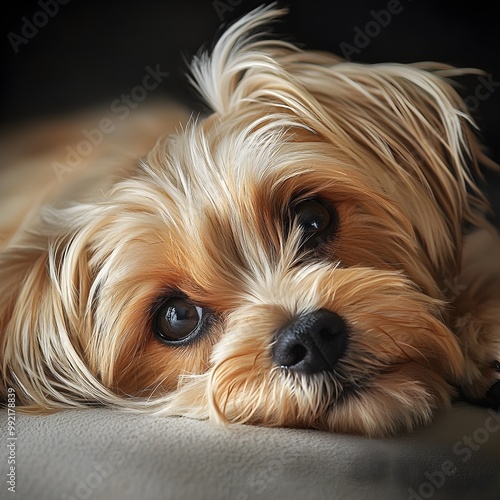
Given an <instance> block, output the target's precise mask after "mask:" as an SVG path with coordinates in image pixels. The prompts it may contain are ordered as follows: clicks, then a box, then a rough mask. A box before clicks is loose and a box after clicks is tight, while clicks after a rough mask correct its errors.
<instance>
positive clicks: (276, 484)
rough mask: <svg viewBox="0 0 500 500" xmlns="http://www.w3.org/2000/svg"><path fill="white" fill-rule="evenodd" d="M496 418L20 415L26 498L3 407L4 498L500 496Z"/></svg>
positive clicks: (458, 410)
mask: <svg viewBox="0 0 500 500" xmlns="http://www.w3.org/2000/svg"><path fill="white" fill-rule="evenodd" d="M492 415H493V413H488V411H487V410H483V409H478V408H472V407H469V406H459V407H455V408H454V409H453V410H452V411H450V412H447V413H445V414H443V415H441V416H440V417H439V418H438V419H437V421H436V422H435V424H434V425H433V426H431V427H429V428H425V429H421V430H420V431H418V432H417V433H415V434H414V435H412V436H405V437H399V438H391V439H365V438H362V437H357V436H346V435H336V434H328V433H323V432H317V431H310V430H300V429H267V428H257V427H250V426H230V427H216V426H214V425H212V424H210V423H208V422H201V421H194V420H189V419H185V418H165V417H151V416H145V415H140V416H138V415H130V414H126V413H119V412H115V411H113V410H108V409H91V410H80V411H68V412H64V413H57V414H54V415H50V416H43V417H40V416H27V415H22V414H21V413H20V412H17V413H16V432H17V440H16V450H15V452H16V457H15V458H16V493H15V495H14V494H12V493H11V492H9V491H8V490H7V486H8V485H7V483H6V480H5V477H6V475H5V474H6V470H7V458H6V457H7V454H8V448H6V446H5V445H6V443H7V442H8V441H7V438H8V435H7V413H6V412H4V411H3V412H0V419H1V422H2V424H1V429H0V434H1V443H2V449H3V450H4V451H3V452H2V457H1V458H0V460H1V466H0V471H1V477H2V482H1V489H0V499H8V498H10V499H12V498H18V499H23V500H32V499H33V500H58V499H62V500H74V499H84V498H85V499H92V500H98V499H115V498H116V499H120V500H128V499H130V500H132V499H133V500H138V499H139V500H148V499H154V500H159V499H189V500H196V499H218V500H220V499H235V500H246V499H254V498H255V499H268V498H269V499H273V500H277V499H285V498H300V499H302V498H304V499H306V498H307V499H309V498H310V499H314V500H318V499H337V498H338V499H347V500H348V499H370V500H373V499H375V500H376V499H383V500H391V499H398V500H399V499H407V498H413V499H418V498H433V499H444V498H450V499H451V498H453V499H482V500H485V499H499V498H500V415H498V414H496V415H497V418H498V420H495V418H494V417H493V416H492ZM468 438H470V440H469V439H468ZM472 448H474V450H472ZM443 468H444V469H446V471H448V473H449V475H446V474H445V472H443ZM426 473H427V476H426V475H425V474H426ZM429 476H431V477H432V479H433V481H434V483H435V484H436V485H438V486H439V487H437V486H435V485H432V483H431V480H430V479H429ZM424 483H427V484H426V485H423V484H424ZM410 488H413V490H414V491H415V492H417V494H418V492H419V489H420V493H421V494H422V496H420V494H419V495H418V496H415V495H414V496H413V497H412V496H411V490H410Z"/></svg>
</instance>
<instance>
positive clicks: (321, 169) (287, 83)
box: [0, 10, 479, 435]
mask: <svg viewBox="0 0 500 500" xmlns="http://www.w3.org/2000/svg"><path fill="white" fill-rule="evenodd" d="M272 15H275V14H273V13H272V12H271V13H270V12H268V11H266V10H264V11H261V12H257V13H254V14H252V15H251V17H249V18H247V19H246V21H245V22H242V23H240V24H236V25H235V26H234V27H233V28H231V30H230V31H229V32H228V33H227V34H226V35H224V36H223V38H222V39H221V41H220V42H219V44H218V45H217V47H216V48H215V51H214V54H213V56H212V58H211V59H207V58H204V57H202V58H200V59H198V60H197V61H195V63H194V71H193V73H194V78H195V80H196V85H197V86H198V89H199V90H200V91H201V93H202V94H203V95H204V97H205V99H206V100H207V102H208V103H209V104H210V106H211V107H212V109H213V110H214V113H213V114H212V115H211V116H209V117H208V118H206V119H205V120H195V121H193V122H191V123H189V124H188V125H187V127H186V129H185V131H184V132H183V133H182V134H180V135H179V136H177V137H171V138H168V139H165V140H162V141H160V142H158V144H157V146H156V147H155V149H154V150H153V151H152V152H151V153H150V154H149V155H148V157H147V158H145V159H144V161H143V162H142V163H141V165H140V166H139V167H138V170H137V173H136V175H134V176H133V177H131V178H129V179H125V180H123V181H121V182H119V183H117V184H116V185H115V186H114V187H113V189H112V190H111V192H110V193H109V194H108V196H107V198H106V201H104V202H102V201H101V202H100V203H86V204H83V203H82V204H76V205H73V206H71V207H69V208H65V209H58V210H52V211H51V212H49V215H48V216H47V217H46V219H45V222H44V223H43V224H40V231H39V234H38V235H36V244H35V243H33V241H35V236H33V235H30V236H25V239H24V240H23V241H22V242H21V243H20V244H19V246H18V247H17V248H14V249H13V250H9V251H6V252H5V253H4V256H3V261H2V264H1V265H2V266H3V267H2V269H1V270H0V272H1V273H3V276H4V277H5V281H4V283H6V284H5V285H4V288H3V291H2V294H3V297H2V299H1V300H2V302H1V303H0V307H1V308H2V320H1V322H2V323H1V326H2V335H3V337H2V343H3V352H4V354H3V359H2V373H3V377H4V380H6V384H7V385H13V386H15V387H18V388H19V394H18V396H19V397H20V398H21V400H22V402H23V403H24V404H26V405H33V406H39V407H40V406H41V407H44V408H48V409H51V408H58V407H69V406H75V405H82V404H89V403H90V404H94V403H106V404H112V405H119V406H125V407H126V406H130V407H139V408H144V409H147V408H149V409H150V410H154V411H158V412H165V413H178V414H187V415H192V416H197V417H207V416H208V417H211V418H215V419H218V420H228V421H231V422H244V423H255V424H261V425H273V426H297V427H312V428H319V429H327V430H332V431H342V432H355V433H363V434H368V435H382V434H386V433H391V432H395V431H397V430H401V429H406V430H408V429H411V428H413V427H414V426H416V425H419V424H421V423H425V422H428V421H429V419H430V417H431V416H432V414H433V413H434V412H435V410H436V409H437V408H439V407H442V406H446V405H447V404H448V403H449V401H450V398H451V397H452V395H453V382H454V381H455V380H456V378H457V377H458V375H459V374H460V372H461V369H462V363H463V360H462V354H461V351H460V349H459V346H458V343H457V341H456V339H455V336H454V335H453V333H452V332H451V331H450V329H449V328H448V327H447V325H446V318H447V315H448V314H449V311H448V309H447V307H446V303H445V302H444V301H442V299H444V298H445V297H443V294H442V290H441V288H442V283H443V280H446V279H453V277H454V276H455V274H456V272H457V269H458V266H459V259H460V247H461V231H462V223H463V222H464V221H468V222H473V219H474V216H473V215H472V210H473V208H474V206H475V204H477V203H478V198H477V197H475V196H474V190H475V188H474V186H473V184H472V182H471V180H470V177H469V175H470V174H469V170H468V168H467V166H466V164H467V162H470V163H474V162H475V156H476V155H478V154H479V153H478V152H477V146H476V145H475V143H474V140H473V137H472V135H471V134H470V132H469V131H468V127H467V120H466V118H464V116H465V115H464V109H463V107H462V104H461V102H460V100H459V98H458V96H457V95H456V94H455V92H454V91H453V90H452V88H451V87H450V85H449V84H448V83H447V82H446V81H445V80H444V79H443V78H442V75H441V76H440V75H439V68H432V69H433V71H430V69H431V68H428V69H427V70H426V69H423V68H420V67H417V66H403V65H375V66H364V65H358V64H353V63H346V62H342V61H340V60H338V59H336V58H334V57H333V56H330V55H325V54H318V53H308V52H299V51H296V50H295V49H293V48H291V47H289V46H286V45H284V44H280V43H278V42H269V43H266V44H262V43H261V42H255V43H254V42H251V41H247V42H246V43H245V44H244V43H241V41H239V42H238V40H241V37H242V36H244V35H245V33H247V32H249V31H250V30H252V29H253V28H255V27H256V26H257V25H259V24H262V23H263V22H265V21H266V20H267V19H268V18H269V17H272ZM441 73H442V74H443V75H446V69H445V68H441ZM467 190H469V193H468V192H467ZM471 192H472V194H471ZM130 396H134V397H133V398H130Z"/></svg>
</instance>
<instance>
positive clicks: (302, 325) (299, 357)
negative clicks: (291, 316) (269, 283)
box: [272, 309, 348, 374]
mask: <svg viewBox="0 0 500 500" xmlns="http://www.w3.org/2000/svg"><path fill="white" fill-rule="evenodd" d="M347 337H348V332H347V325H346V323H345V321H344V320H343V319H342V318H341V317H340V316H339V315H338V314H336V313H334V312H331V311H327V310H326V309H319V310H318V311H314V312H311V313H308V314H305V315H302V316H299V317H298V318H296V319H295V320H293V321H292V322H291V323H290V324H288V325H287V326H285V327H284V328H282V329H281V330H279V331H278V333H277V335H276V339H275V342H274V344H273V346H272V359H273V361H274V363H275V364H276V365H278V366H280V367H282V368H286V369H288V370H292V371H294V372H298V373H307V374H312V373H318V372H322V371H333V370H334V368H335V365H336V364H337V362H338V361H339V359H340V358H341V357H342V355H343V353H344V351H345V348H346V345H347Z"/></svg>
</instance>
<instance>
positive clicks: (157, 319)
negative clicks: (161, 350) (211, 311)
mask: <svg viewBox="0 0 500 500" xmlns="http://www.w3.org/2000/svg"><path fill="white" fill-rule="evenodd" d="M202 320H203V308H201V307H200V306H198V305H196V304H193V303H192V302H191V301H189V300H188V299H187V298H185V297H170V298H166V299H164V300H163V301H162V302H161V303H160V304H159V305H158V307H157V309H156V312H155V314H154V318H153V328H154V331H155V334H156V336H157V338H158V339H159V340H161V341H163V342H165V343H167V344H176V343H184V342H187V341H188V340H190V339H192V338H193V337H194V336H195V335H196V333H198V331H199V330H200V328H201V326H202Z"/></svg>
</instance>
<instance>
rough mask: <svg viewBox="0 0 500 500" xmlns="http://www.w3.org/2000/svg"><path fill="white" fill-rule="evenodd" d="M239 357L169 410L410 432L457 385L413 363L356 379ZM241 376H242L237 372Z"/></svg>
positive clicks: (257, 421) (178, 397)
mask: <svg viewBox="0 0 500 500" xmlns="http://www.w3.org/2000/svg"><path fill="white" fill-rule="evenodd" d="M242 364H244V360H242V359H240V358H238V359H233V360H231V361H230V362H229V361H228V362H226V363H222V364H220V365H218V366H216V367H215V368H214V370H213V371H212V372H211V373H209V374H204V375H200V376H195V377H192V378H191V377H190V378H189V380H188V381H187V383H186V384H185V385H184V386H183V387H181V388H180V389H179V390H178V391H177V392H176V393H174V394H173V395H172V399H171V400H170V402H169V403H168V411H167V413H178V414H182V415H185V416H190V417H193V418H209V419H210V420H212V421H213V422H217V423H220V424H225V423H239V424H252V425H263V426H268V427H294V428H308V429H317V430H322V431H329V432H339V433H349V434H360V435H365V436H369V437H383V436H388V435H394V434H400V433H405V432H411V431H413V430H414V429H415V428H418V427H421V426H422V425H427V424H429V423H430V422H431V421H432V419H433V417H434V416H435V414H436V413H437V412H438V411H439V410H441V409H443V408H447V407H449V405H450V400H451V397H452V396H453V395H454V389H453V388H452V387H451V386H450V385H449V384H448V383H447V382H446V380H444V379H443V377H442V375H441V374H439V373H436V372H435V371H433V370H432V369H425V368H424V369H423V368H422V366H420V365H417V364H415V363H409V364H407V365H405V366H399V367H397V368H395V369H394V370H393V371H387V372H386V373H379V374H371V376H370V377H367V378H366V380H364V381H360V382H357V383H354V382H347V381H346V377H345V376H342V375H341V374H338V373H320V374H315V375H296V374H293V373H290V372H286V371H283V370H279V369H275V370H272V371H271V373H270V374H268V375H267V374H266V376H263V374H262V373H259V371H258V369H257V368H256V366H254V373H248V372H247V371H246V370H245V367H244V366H242ZM238 373H239V376H238Z"/></svg>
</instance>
